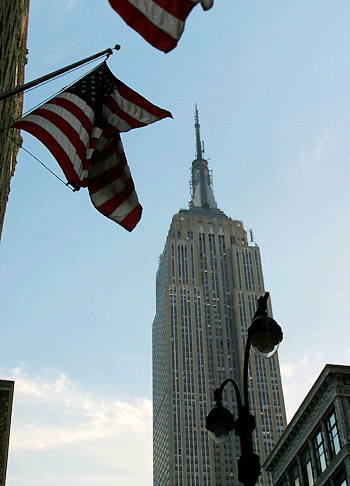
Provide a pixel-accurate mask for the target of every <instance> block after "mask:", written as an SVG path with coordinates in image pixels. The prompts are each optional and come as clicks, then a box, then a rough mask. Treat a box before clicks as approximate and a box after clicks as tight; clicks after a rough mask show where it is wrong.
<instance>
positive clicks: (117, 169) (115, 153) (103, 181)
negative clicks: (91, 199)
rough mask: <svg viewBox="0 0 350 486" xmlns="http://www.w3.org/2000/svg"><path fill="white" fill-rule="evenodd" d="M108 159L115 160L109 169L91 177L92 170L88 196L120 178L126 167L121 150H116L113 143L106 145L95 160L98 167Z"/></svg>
mask: <svg viewBox="0 0 350 486" xmlns="http://www.w3.org/2000/svg"><path fill="white" fill-rule="evenodd" d="M110 157H114V158H115V165H114V166H113V167H111V168H110V169H108V170H106V171H105V172H103V173H102V174H98V175H97V176H95V177H94V176H93V169H92V176H89V191H90V194H95V192H97V191H99V190H101V189H103V188H104V187H105V186H107V185H108V184H110V183H111V182H113V181H116V180H117V179H120V177H121V176H122V174H123V171H124V168H125V166H126V165H127V161H126V157H125V154H124V151H123V150H118V147H116V144H115V143H112V144H108V146H107V147H106V149H105V150H103V152H102V153H101V154H98V155H97V160H98V161H99V165H100V164H103V161H104V160H106V159H109V158H110Z"/></svg>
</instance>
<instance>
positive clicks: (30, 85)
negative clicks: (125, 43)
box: [0, 44, 120, 101]
mask: <svg viewBox="0 0 350 486" xmlns="http://www.w3.org/2000/svg"><path fill="white" fill-rule="evenodd" d="M113 50H116V51H119V50H120V45H119V44H116V45H115V46H114V48H113V49H111V48H108V49H105V50H104V51H101V52H98V53H97V54H94V55H93V56H90V57H86V58H85V59H82V60H81V61H78V62H75V63H73V64H70V65H69V66H66V67H64V68H62V69H58V70H57V71H54V72H52V73H49V74H46V75H45V76H42V77H41V78H38V79H35V80H34V81H30V82H29V83H26V84H23V85H22V86H17V88H14V89H12V90H11V91H7V93H3V94H1V95H0V101H3V100H6V99H7V98H10V97H11V96H14V95H16V94H19V93H23V91H26V90H28V89H31V88H34V87H35V86H38V85H39V84H41V83H45V81H49V80H50V79H53V78H55V77H56V76H60V75H61V74H65V73H67V72H68V71H71V70H72V69H75V68H77V67H80V66H83V65H84V64H86V63H88V62H91V61H94V60H95V59H98V58H99V57H102V56H107V59H108V57H109V56H111V55H112V54H113Z"/></svg>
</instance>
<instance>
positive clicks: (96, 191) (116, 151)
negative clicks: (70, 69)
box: [13, 62, 172, 231]
mask: <svg viewBox="0 0 350 486" xmlns="http://www.w3.org/2000/svg"><path fill="white" fill-rule="evenodd" d="M171 116H172V115H171V113H169V112H168V111H166V110H163V109H161V108H158V107H157V106H155V105H152V104H151V103H150V102H149V101H147V100H146V99H145V98H143V97H142V96H140V95H139V94H138V93H136V92H135V91H133V90H132V89H130V88H128V87H127V86H126V85H125V84H123V83H122V82H121V81H119V79H117V78H116V77H115V76H114V75H113V74H112V73H111V71H110V70H109V68H108V66H107V64H106V62H104V63H102V64H101V65H100V66H98V67H97V68H96V69H94V70H93V71H91V72H90V73H89V74H88V75H86V76H85V77H84V78H82V79H81V80H79V81H78V82H76V83H75V84H73V85H72V86H70V87H68V88H67V89H65V90H64V91H63V92H61V93H60V94H58V95H57V96H55V97H54V98H52V99H51V100H50V101H48V102H46V103H45V104H43V105H42V106H40V107H39V108H37V109H36V110H34V111H32V112H31V113H29V114H28V115H27V116H25V117H24V118H22V119H21V120H20V121H18V122H16V123H15V124H14V125H13V127H16V128H21V129H23V130H25V131H27V132H29V133H31V134H32V135H34V137H36V138H37V139H39V140H40V141H41V142H42V143H43V144H44V145H45V146H46V147H47V148H48V149H49V150H50V152H51V153H52V155H53V156H54V157H55V158H56V160H57V162H58V163H59V165H60V166H61V168H62V170H63V172H64V174H65V176H66V177H67V180H68V182H69V183H70V184H71V185H72V186H73V187H74V188H75V189H77V190H78V189H80V188H81V187H88V189H89V193H90V198H91V201H92V203H93V205H94V206H95V207H96V209H98V210H99V211H100V212H101V213H102V214H104V215H105V216H107V217H108V218H110V219H112V220H114V221H116V222H117V223H119V224H120V225H121V226H123V227H124V228H125V229H127V230H128V231H132V230H133V229H134V227H135V226H136V225H137V223H138V222H139V220H140V218H141V213H142V207H141V205H140V203H139V200H138V197H137V194H136V192H135V187H134V183H133V180H132V177H131V174H130V169H129V167H128V164H127V160H126V157H125V154H124V150H123V145H122V142H121V138H120V132H127V131H129V130H131V129H132V128H138V127H143V126H145V125H149V124H150V123H154V122H156V121H158V120H161V119H162V118H166V117H171Z"/></svg>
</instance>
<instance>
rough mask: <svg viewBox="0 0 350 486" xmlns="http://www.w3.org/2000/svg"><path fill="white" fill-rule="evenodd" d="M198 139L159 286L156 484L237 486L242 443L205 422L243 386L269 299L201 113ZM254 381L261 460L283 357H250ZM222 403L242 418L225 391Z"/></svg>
mask: <svg viewBox="0 0 350 486" xmlns="http://www.w3.org/2000/svg"><path fill="white" fill-rule="evenodd" d="M195 133H196V155H197V156H196V159H195V160H194V161H193V163H192V177H191V202H190V204H189V209H187V210H184V209H182V210H180V211H179V213H178V214H176V215H175V216H174V217H173V219H172V222H171V225H170V229H169V233H168V236H167V239H166V243H165V247H164V251H163V253H162V255H161V256H160V260H159V268H158V272H157V280H156V315H155V318H154V322H153V331H152V346H153V474H154V481H153V484H154V486H226V485H227V486H229V485H236V484H238V478H237V468H236V462H237V458H238V457H239V454H240V446H239V442H238V441H237V439H236V438H235V436H233V437H232V439H231V441H229V442H227V443H225V444H221V445H218V444H216V443H213V442H212V440H211V439H210V438H209V437H208V433H207V432H206V430H205V417H206V415H207V414H208V412H209V410H210V409H211V407H212V404H213V402H212V400H213V390H214V389H215V388H216V387H218V386H219V385H220V384H221V382H222V381H223V380H224V379H226V378H228V377H230V378H234V379H235V380H236V381H237V382H238V383H241V377H242V367H243V356H244V345H245V342H246V336H247V328H248V326H249V324H250V322H251V320H252V318H253V315H254V312H255V310H256V301H257V298H258V297H259V296H260V295H262V294H264V292H265V288H264V281H263V274H262V268H261V260H260V251H259V248H258V246H257V245H256V244H253V243H248V238H247V233H246V231H245V230H244V226H243V223H242V222H241V221H237V220H233V219H231V218H229V217H228V216H226V214H224V213H223V212H222V211H221V210H220V209H219V208H218V206H217V203H216V201H215V197H214V193H213V189H212V179H211V173H210V171H209V169H208V163H207V161H206V160H205V159H204V149H203V144H202V142H201V139H200V125H199V121H198V111H197V109H196V114H195ZM269 312H270V314H271V309H269ZM249 383H250V391H249V395H250V400H251V402H250V406H251V412H252V413H253V414H254V415H255V416H256V419H257V427H256V430H255V436H254V445H255V452H257V453H258V454H259V455H260V458H261V462H263V460H264V459H265V457H267V455H268V453H269V452H270V450H271V449H272V447H273V446H274V444H275V442H276V441H277V439H278V437H279V436H280V434H281V433H282V431H283V429H284V427H285V424H286V417H285V408H284V401H283V393H282V385H281V378H280V371H279V364H278V357H277V355H275V356H274V357H273V358H270V359H269V360H264V359H263V358H261V357H260V356H258V355H256V356H255V355H254V354H253V353H251V356H250V368H249ZM224 400H227V401H226V403H227V406H228V408H230V409H231V410H233V411H234V412H235V416H237V407H236V403H235V399H234V391H233V390H232V393H231V390H230V389H229V387H227V389H226V390H225V395H224ZM258 484H260V485H264V486H267V485H270V484H272V483H271V478H270V476H269V473H266V472H262V474H261V476H260V478H259V481H258Z"/></svg>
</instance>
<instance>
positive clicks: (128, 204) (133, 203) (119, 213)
mask: <svg viewBox="0 0 350 486" xmlns="http://www.w3.org/2000/svg"><path fill="white" fill-rule="evenodd" d="M139 204H140V203H139V199H138V197H137V194H136V192H135V191H134V192H132V193H131V194H130V196H129V197H128V199H126V200H125V202H123V203H122V204H121V205H120V206H118V207H117V209H116V210H115V211H113V213H112V214H110V215H109V216H108V217H109V218H110V219H113V220H114V221H117V223H118V222H119V221H123V219H124V218H125V217H126V216H128V214H130V213H131V211H132V210H133V209H135V208H137V206H139Z"/></svg>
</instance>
